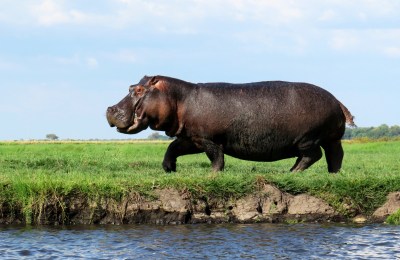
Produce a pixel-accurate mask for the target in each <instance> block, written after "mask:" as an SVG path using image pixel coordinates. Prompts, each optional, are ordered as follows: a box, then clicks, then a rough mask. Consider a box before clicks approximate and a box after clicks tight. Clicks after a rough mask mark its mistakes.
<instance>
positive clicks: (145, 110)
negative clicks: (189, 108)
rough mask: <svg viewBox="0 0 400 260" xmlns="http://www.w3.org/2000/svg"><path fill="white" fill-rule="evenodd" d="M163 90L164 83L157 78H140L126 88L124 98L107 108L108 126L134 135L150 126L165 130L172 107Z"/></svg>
mask: <svg viewBox="0 0 400 260" xmlns="http://www.w3.org/2000/svg"><path fill="white" fill-rule="evenodd" d="M163 90H165V82H162V81H161V80H160V78H159V77H157V76H154V77H147V76H145V77H143V78H142V79H141V80H140V82H139V83H138V84H136V85H131V86H130V87H129V94H128V95H127V96H126V97H125V98H123V99H122V100H121V101H120V102H119V103H118V104H116V105H114V106H111V107H109V108H108V109H107V113H106V114H107V120H108V123H109V124H110V126H111V127H116V128H117V131H118V132H121V133H124V134H136V133H138V132H140V131H142V130H145V129H146V128H147V127H149V126H150V128H152V129H154V130H165V129H163V128H165V127H166V124H168V122H169V121H170V118H169V115H170V114H171V108H172V107H171V104H170V101H169V98H167V95H166V93H165V92H164V91H163Z"/></svg>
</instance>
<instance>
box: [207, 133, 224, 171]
mask: <svg viewBox="0 0 400 260" xmlns="http://www.w3.org/2000/svg"><path fill="white" fill-rule="evenodd" d="M202 147H203V149H204V152H205V153H206V155H207V157H208V159H210V161H211V164H212V169H213V171H215V172H217V171H222V170H223V169H224V166H225V160H224V152H223V150H222V147H221V146H220V145H217V144H215V143H214V142H212V141H209V140H202Z"/></svg>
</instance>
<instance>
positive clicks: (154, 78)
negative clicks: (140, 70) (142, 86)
mask: <svg viewBox="0 0 400 260" xmlns="http://www.w3.org/2000/svg"><path fill="white" fill-rule="evenodd" d="M157 82H158V78H157V77H156V76H154V77H151V79H150V80H149V85H150V86H154V85H155V84H156V83H157Z"/></svg>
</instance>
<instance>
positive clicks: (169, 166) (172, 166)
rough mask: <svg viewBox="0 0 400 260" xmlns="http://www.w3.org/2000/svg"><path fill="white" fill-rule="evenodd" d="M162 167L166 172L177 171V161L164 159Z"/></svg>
mask: <svg viewBox="0 0 400 260" xmlns="http://www.w3.org/2000/svg"><path fill="white" fill-rule="evenodd" d="M162 167H163V168H164V171H166V172H176V163H175V162H171V161H163V163H162Z"/></svg>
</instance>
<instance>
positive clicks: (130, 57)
mask: <svg viewBox="0 0 400 260" xmlns="http://www.w3.org/2000/svg"><path fill="white" fill-rule="evenodd" d="M107 56H108V57H109V58H110V59H111V60H114V61H117V62H125V63H135V62H137V60H138V59H137V55H136V53H135V52H134V51H133V50H128V49H124V50H120V51H118V52H116V53H112V54H109V55H107Z"/></svg>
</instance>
